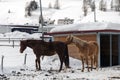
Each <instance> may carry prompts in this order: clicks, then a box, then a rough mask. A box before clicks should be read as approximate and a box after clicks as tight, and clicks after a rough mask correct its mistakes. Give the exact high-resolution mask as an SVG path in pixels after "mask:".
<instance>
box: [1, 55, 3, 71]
mask: <svg viewBox="0 0 120 80" xmlns="http://www.w3.org/2000/svg"><path fill="white" fill-rule="evenodd" d="M3 59H4V56H3V55H2V59H1V70H2V71H3Z"/></svg>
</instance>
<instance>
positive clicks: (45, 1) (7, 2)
mask: <svg viewBox="0 0 120 80" xmlns="http://www.w3.org/2000/svg"><path fill="white" fill-rule="evenodd" d="M28 1H30V0H1V1H0V11H1V13H0V24H22V25H24V24H30V25H38V22H39V21H38V19H39V15H40V11H39V10H40V9H39V8H38V9H37V10H35V11H33V12H32V16H31V17H25V4H26V2H28ZM36 1H37V2H38V5H39V0H36ZM41 1H42V7H43V16H44V19H49V18H51V20H54V19H55V24H57V20H58V19H64V18H65V17H68V18H71V19H74V23H81V22H94V12H91V11H90V10H89V12H88V15H87V16H86V17H84V16H83V11H82V4H83V3H82V2H83V0H59V4H60V9H59V10H56V9H53V8H48V6H49V3H51V7H53V6H54V4H55V0H41ZM106 1H107V7H108V11H107V12H103V11H99V10H98V4H99V3H98V2H99V0H96V6H97V8H96V15H97V16H96V20H97V21H98V22H120V19H119V18H120V14H119V12H113V11H110V0H106Z"/></svg>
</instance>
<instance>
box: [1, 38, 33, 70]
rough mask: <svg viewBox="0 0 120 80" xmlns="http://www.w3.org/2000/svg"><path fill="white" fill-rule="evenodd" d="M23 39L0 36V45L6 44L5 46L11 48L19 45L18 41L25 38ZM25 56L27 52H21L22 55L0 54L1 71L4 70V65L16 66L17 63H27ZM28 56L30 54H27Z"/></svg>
mask: <svg viewBox="0 0 120 80" xmlns="http://www.w3.org/2000/svg"><path fill="white" fill-rule="evenodd" d="M25 39H26V38H0V46H7V47H13V48H14V47H19V44H20V41H21V40H25ZM1 54H2V53H1ZM27 56H28V54H27V53H26V54H22V55H1V58H0V60H1V63H0V67H1V71H3V70H4V67H5V66H17V65H18V64H19V65H22V64H23V65H26V64H27ZM29 56H31V54H29ZM32 56H33V55H32ZM31 59H32V58H31ZM16 63H17V64H16Z"/></svg>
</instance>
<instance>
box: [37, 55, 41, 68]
mask: <svg viewBox="0 0 120 80" xmlns="http://www.w3.org/2000/svg"><path fill="white" fill-rule="evenodd" d="M37 60H38V70H41V66H40V56H38V58H37Z"/></svg>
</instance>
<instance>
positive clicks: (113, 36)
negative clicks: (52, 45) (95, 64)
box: [48, 22, 120, 67]
mask: <svg viewBox="0 0 120 80" xmlns="http://www.w3.org/2000/svg"><path fill="white" fill-rule="evenodd" d="M48 34H49V35H52V36H53V37H54V40H55V41H63V42H65V41H66V37H67V35H68V34H73V35H74V36H77V37H79V38H81V39H83V40H87V41H97V42H98V44H99V60H98V61H99V66H100V67H108V66H115V65H120V24H118V23H98V22H96V23H81V24H71V25H65V26H59V27H56V28H53V29H52V30H51V32H50V33H48ZM68 46H69V54H70V56H71V57H74V58H78V59H79V55H78V54H79V52H78V48H77V47H76V46H75V45H74V44H70V45H68Z"/></svg>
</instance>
